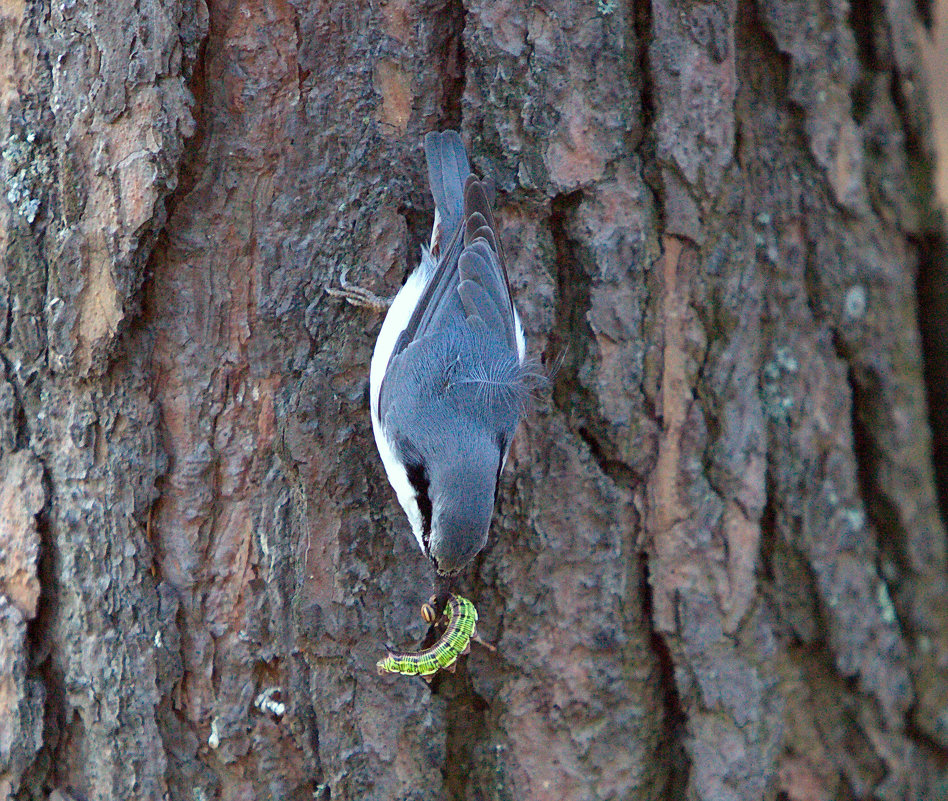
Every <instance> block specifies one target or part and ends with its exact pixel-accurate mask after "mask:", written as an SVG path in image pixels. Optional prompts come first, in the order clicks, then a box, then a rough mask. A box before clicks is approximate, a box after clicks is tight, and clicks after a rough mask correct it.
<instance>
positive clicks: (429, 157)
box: [369, 131, 535, 578]
mask: <svg viewBox="0 0 948 801" xmlns="http://www.w3.org/2000/svg"><path fill="white" fill-rule="evenodd" d="M424 149H425V157H426V161H427V166H428V182H429V186H430V188H431V194H432V196H433V198H434V203H435V216H434V224H433V227H432V232H431V240H430V243H429V245H428V246H427V247H424V246H423V247H422V255H421V261H420V263H419V265H418V267H417V268H415V270H414V271H413V272H412V273H411V275H410V276H409V277H408V279H407V280H406V282H405V284H404V285H403V286H402V288H401V290H400V291H399V292H398V294H397V295H396V296H395V298H394V300H393V301H392V302H391V305H390V306H389V308H388V313H387V314H386V317H385V320H384V322H383V324H382V328H381V331H380V332H379V336H378V339H377V341H376V344H375V348H374V351H373V353H372V360H371V364H370V370H369V373H370V375H369V397H370V411H371V418H372V430H373V433H374V435H375V442H376V445H377V447H378V451H379V455H380V456H381V459H382V464H383V466H384V468H385V472H386V474H387V476H388V480H389V483H390V484H391V485H392V487H393V488H394V490H395V494H396V495H397V497H398V501H399V503H400V504H401V506H402V509H403V510H404V511H405V514H406V516H407V517H408V520H409V522H410V524H411V529H412V533H413V534H414V537H415V540H416V541H417V543H418V546H419V547H420V548H421V550H422V552H423V553H424V555H425V556H426V557H427V558H428V559H429V560H430V561H431V563H432V564H433V566H434V568H435V571H436V574H437V575H438V576H439V577H441V578H445V577H454V576H457V575H458V574H459V573H460V572H461V571H463V570H464V568H465V567H466V566H467V565H468V564H469V563H470V562H471V560H472V559H473V558H474V557H475V556H476V555H477V554H478V553H479V552H480V551H481V550H482V549H483V548H484V546H485V545H486V543H487V536H488V530H489V528H490V523H491V518H492V516H493V512H494V506H495V504H496V500H497V492H498V488H499V482H500V476H501V473H502V472H503V470H504V467H505V465H506V462H507V456H508V454H509V452H510V446H511V443H512V441H513V438H514V433H515V432H516V430H517V427H518V425H519V423H520V420H521V418H522V417H523V414H524V409H525V402H526V399H527V398H528V397H529V394H530V391H531V381H532V380H533V379H532V375H533V373H534V372H535V371H534V370H533V369H532V368H531V366H530V360H529V359H528V358H527V356H526V339H525V336H524V331H523V325H522V324H521V320H520V315H519V314H518V312H517V309H516V307H515V306H514V302H513V297H512V294H511V290H510V280H509V277H508V274H507V267H506V262H505V259H504V254H503V251H502V249H501V244H500V239H499V236H498V232H497V227H496V224H495V222H494V216H493V213H492V211H491V202H492V200H493V197H494V188H493V183H492V182H491V181H489V180H481V179H479V178H478V177H477V176H476V175H474V174H473V173H472V172H471V169H470V164H469V162H468V158H467V153H466V151H465V148H464V145H463V143H462V141H461V137H460V135H459V134H458V132H457V131H440V132H431V133H428V134H427V135H426V136H425V140H424Z"/></svg>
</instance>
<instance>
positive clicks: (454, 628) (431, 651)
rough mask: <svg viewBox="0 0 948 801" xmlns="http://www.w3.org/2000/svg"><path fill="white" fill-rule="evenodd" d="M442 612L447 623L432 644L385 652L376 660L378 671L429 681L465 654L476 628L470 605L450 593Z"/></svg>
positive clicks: (474, 615)
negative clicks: (415, 649)
mask: <svg viewBox="0 0 948 801" xmlns="http://www.w3.org/2000/svg"><path fill="white" fill-rule="evenodd" d="M444 613H445V614H446V615H447V616H448V626H447V628H446V629H445V630H444V634H442V635H441V636H440V637H439V638H438V641H437V642H436V643H435V644H434V645H432V646H431V647H430V648H425V649H424V650H423V651H419V652H418V653H415V654H409V653H389V654H388V655H387V656H386V657H385V658H384V659H380V660H379V661H378V662H377V663H376V667H377V668H378V671H379V674H380V675H381V674H382V673H400V674H401V675H403V676H421V677H422V678H423V679H426V680H427V681H431V678H432V677H433V676H434V674H435V673H437V672H438V671H439V670H441V669H443V668H449V667H451V665H453V664H454V663H455V662H457V660H458V657H459V656H461V654H463V653H467V650H468V647H469V646H470V643H471V637H473V636H474V635H475V634H476V631H477V610H476V609H475V608H474V604H472V603H471V602H470V601H469V600H467V598H462V597H461V596H460V595H450V596H448V605H447V606H446V607H445V608H444Z"/></svg>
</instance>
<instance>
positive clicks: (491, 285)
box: [458, 176, 517, 352]
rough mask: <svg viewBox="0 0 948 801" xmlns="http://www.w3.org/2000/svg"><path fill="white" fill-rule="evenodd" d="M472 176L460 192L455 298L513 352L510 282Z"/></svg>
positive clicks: (484, 189) (484, 190)
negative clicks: (461, 209)
mask: <svg viewBox="0 0 948 801" xmlns="http://www.w3.org/2000/svg"><path fill="white" fill-rule="evenodd" d="M489 191H490V189H489V186H488V185H487V184H486V183H485V182H484V181H478V180H477V179H476V178H474V176H471V177H470V178H468V180H467V184H466V186H465V188H464V250H463V251H462V252H461V255H460V256H459V258H458V294H459V295H460V296H461V303H462V305H463V307H464V311H465V313H466V316H467V317H468V319H469V320H473V319H476V318H479V319H481V320H483V321H484V323H485V324H486V326H487V328H488V329H489V330H490V331H493V332H495V334H496V335H497V336H499V337H500V338H501V339H502V340H503V341H504V342H506V344H507V345H508V346H509V347H510V348H511V349H512V350H513V351H514V352H516V351H517V329H516V327H517V322H516V316H515V312H514V305H513V297H512V296H511V293H510V279H509V278H508V276H507V267H506V264H505V262H504V254H503V250H502V249H501V246H500V240H499V238H498V236H497V228H496V225H495V224H494V215H493V214H492V213H491V210H490V202H489V200H488V197H487V194H488V192H489Z"/></svg>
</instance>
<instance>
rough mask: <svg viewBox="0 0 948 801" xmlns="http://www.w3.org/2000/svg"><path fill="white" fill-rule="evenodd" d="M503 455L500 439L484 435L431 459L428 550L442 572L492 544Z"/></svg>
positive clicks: (461, 565)
mask: <svg viewBox="0 0 948 801" xmlns="http://www.w3.org/2000/svg"><path fill="white" fill-rule="evenodd" d="M502 458H503V453H502V451H501V447H500V445H499V444H498V443H497V442H494V441H491V439H490V438H488V437H480V438H472V439H469V440H468V441H466V442H465V443H464V445H463V446H460V447H457V448H453V449H449V450H446V451H445V452H443V453H440V454H438V456H437V458H434V459H432V460H430V464H429V465H428V473H429V485H428V493H429V499H430V501H431V531H430V534H429V537H428V547H427V553H428V558H429V559H431V561H432V562H433V563H434V566H435V569H436V570H437V572H438V573H439V574H440V575H454V574H456V573H458V572H459V571H461V570H462V569H463V568H464V567H465V566H466V565H467V564H468V563H469V562H470V561H471V560H472V559H473V558H474V557H475V556H476V555H477V554H478V553H479V552H480V551H481V549H482V548H483V547H484V546H485V545H486V544H487V532H488V530H489V529H490V521H491V517H492V515H493V513H494V502H495V500H496V493H497V481H498V478H499V476H500V466H501V460H502Z"/></svg>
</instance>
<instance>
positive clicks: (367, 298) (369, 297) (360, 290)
mask: <svg viewBox="0 0 948 801" xmlns="http://www.w3.org/2000/svg"><path fill="white" fill-rule="evenodd" d="M348 275H349V268H348V267H346V268H344V269H343V271H342V273H341V274H340V275H339V286H338V287H333V286H327V287H326V294H328V295H332V296H333V297H334V298H342V299H343V300H347V301H349V303H351V304H352V305H353V306H359V307H360V308H363V309H372V310H373V311H377V312H383V311H385V310H386V309H388V308H389V306H391V305H392V301H393V300H394V298H383V297H382V296H381V295H376V294H375V293H374V292H372V291H371V290H369V289H366V288H365V287H363V286H359V285H358V284H350V283H349V281H348V280H347V276H348Z"/></svg>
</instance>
